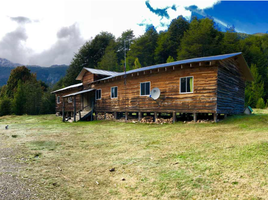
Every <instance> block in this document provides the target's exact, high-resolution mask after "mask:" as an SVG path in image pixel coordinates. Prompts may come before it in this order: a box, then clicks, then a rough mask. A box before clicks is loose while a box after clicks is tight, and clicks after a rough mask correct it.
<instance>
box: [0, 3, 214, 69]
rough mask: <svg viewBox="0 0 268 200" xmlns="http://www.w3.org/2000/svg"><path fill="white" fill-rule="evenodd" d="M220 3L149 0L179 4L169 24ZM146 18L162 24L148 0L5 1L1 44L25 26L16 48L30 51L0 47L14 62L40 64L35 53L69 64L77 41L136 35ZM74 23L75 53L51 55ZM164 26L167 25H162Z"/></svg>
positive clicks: (0, 14) (157, 5) (160, 5)
mask: <svg viewBox="0 0 268 200" xmlns="http://www.w3.org/2000/svg"><path fill="white" fill-rule="evenodd" d="M217 2H218V1H217V0H206V1H197V0H187V1H186V0H176V1H175V0H165V1H162V0H161V1H159V0H158V1H157V0H150V4H151V5H152V7H154V8H164V7H166V6H172V5H176V7H177V10H176V11H174V10H172V9H168V13H169V15H170V19H163V21H162V22H163V23H166V24H168V23H169V22H170V21H171V19H173V18H176V17H177V16H178V15H183V16H184V17H190V15H191V13H190V11H187V10H185V7H186V6H190V5H197V6H198V8H200V9H204V8H208V7H212V6H213V5H214V4H215V3H217ZM11 17H12V18H15V19H18V20H19V19H29V20H30V21H31V23H24V24H23V25H22V24H20V25H18V23H17V22H16V21H14V20H11ZM17 17H24V18H17ZM145 19H146V21H145V22H146V23H147V22H148V23H149V22H150V23H152V24H154V25H155V26H159V24H160V23H159V22H160V17H159V16H156V15H155V14H153V13H152V12H151V11H150V10H149V9H148V8H147V7H146V5H145V0H113V1H107V0H38V1H37V0H23V1H21V0H8V1H3V2H1V7H0V24H1V31H0V44H2V45H3V43H4V42H5V44H7V43H8V42H7V41H8V40H7V36H8V35H9V36H8V37H10V34H11V33H15V32H17V31H18V27H20V28H22V26H23V33H24V34H25V35H26V36H27V37H26V38H25V39H23V40H22V39H20V40H16V42H17V47H18V46H19V47H20V48H22V49H24V51H25V52H27V53H25V54H23V55H19V54H17V53H18V52H19V51H16V52H17V53H16V54H17V56H16V57H14V56H13V57H12V56H9V57H8V56H7V55H11V54H12V53H13V52H9V53H7V50H6V49H5V50H3V49H0V57H5V56H7V57H6V58H7V59H9V58H10V59H11V58H12V59H14V60H11V61H13V62H14V61H15V60H16V62H20V63H22V64H37V63H38V62H39V61H38V60H37V59H34V56H37V55H38V56H39V58H40V59H41V55H42V54H43V55H46V56H51V57H52V58H51V59H47V58H46V59H47V61H46V62H44V63H45V65H51V64H55V63H52V62H57V63H58V64H63V63H64V64H69V63H70V60H71V59H72V55H73V53H74V52H77V51H78V49H79V47H78V46H79V45H78V44H80V42H82V41H84V40H89V39H90V38H93V37H94V36H95V35H97V34H98V33H100V32H101V31H108V32H111V33H113V34H114V35H115V36H116V37H119V36H120V35H121V33H122V32H123V31H125V30H127V29H132V30H134V33H135V35H136V36H139V35H141V34H143V33H144V30H145V27H141V26H139V25H138V23H141V22H142V21H143V20H145ZM18 20H17V21H18ZM26 21H27V20H26ZM73 24H75V30H78V28H79V29H80V32H79V33H80V34H76V35H73V36H72V37H70V38H72V40H74V41H75V44H74V43H72V41H71V40H70V44H69V45H67V46H65V48H67V49H68V52H72V54H71V53H67V52H59V51H54V54H57V53H60V54H61V55H60V56H58V57H57V58H56V57H53V55H54V54H49V53H48V52H49V51H51V50H52V49H53V48H56V49H57V48H58V46H59V45H63V39H62V38H58V37H57V33H58V31H60V30H61V31H62V28H63V27H72V25H73ZM162 29H164V28H163V27H162ZM159 30H160V28H159ZM11 35H12V34H11ZM75 37H76V38H75ZM64 44H65V43H64ZM71 45H74V46H75V47H72V46H71ZM0 48H3V46H2V47H1V46H0ZM9 49H10V48H9ZM12 51H13V50H12ZM3 52H5V53H3ZM62 53H66V56H63V54H62ZM69 57H70V58H69ZM46 59H43V60H46ZM25 62H26V63H25ZM32 62H35V63H32ZM50 62H51V63H50ZM59 62H62V63H59ZM40 64H41V63H40Z"/></svg>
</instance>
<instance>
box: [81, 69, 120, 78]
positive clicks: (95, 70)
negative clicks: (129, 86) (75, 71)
mask: <svg viewBox="0 0 268 200" xmlns="http://www.w3.org/2000/svg"><path fill="white" fill-rule="evenodd" d="M85 69H86V70H87V71H89V72H91V73H92V74H101V75H105V76H113V75H116V74H119V73H120V72H113V71H106V70H102V69H92V68H86V67H85Z"/></svg>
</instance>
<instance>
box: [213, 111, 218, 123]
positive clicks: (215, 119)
mask: <svg viewBox="0 0 268 200" xmlns="http://www.w3.org/2000/svg"><path fill="white" fill-rule="evenodd" d="M217 115H218V114H217V113H214V114H213V121H214V122H217Z"/></svg>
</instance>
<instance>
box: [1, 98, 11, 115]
mask: <svg viewBox="0 0 268 200" xmlns="http://www.w3.org/2000/svg"><path fill="white" fill-rule="evenodd" d="M10 114H11V100H10V98H7V97H4V98H2V100H1V101H0V116H3V115H10Z"/></svg>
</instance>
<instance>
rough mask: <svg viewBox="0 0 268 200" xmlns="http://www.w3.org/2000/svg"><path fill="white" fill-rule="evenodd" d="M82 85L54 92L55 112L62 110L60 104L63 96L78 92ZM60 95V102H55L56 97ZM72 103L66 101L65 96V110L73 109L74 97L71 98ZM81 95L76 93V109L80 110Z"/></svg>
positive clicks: (61, 104)
mask: <svg viewBox="0 0 268 200" xmlns="http://www.w3.org/2000/svg"><path fill="white" fill-rule="evenodd" d="M81 89H82V87H79V88H74V89H69V90H64V91H62V92H57V93H55V95H56V112H62V106H63V98H62V97H63V96H65V95H68V94H71V93H74V92H79V91H81ZM58 96H60V103H57V98H58ZM72 100H73V101H72V103H68V98H65V111H66V112H70V111H73V110H74V108H73V102H74V97H73V99H72ZM81 101H82V100H81V95H77V97H76V110H80V108H81Z"/></svg>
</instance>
